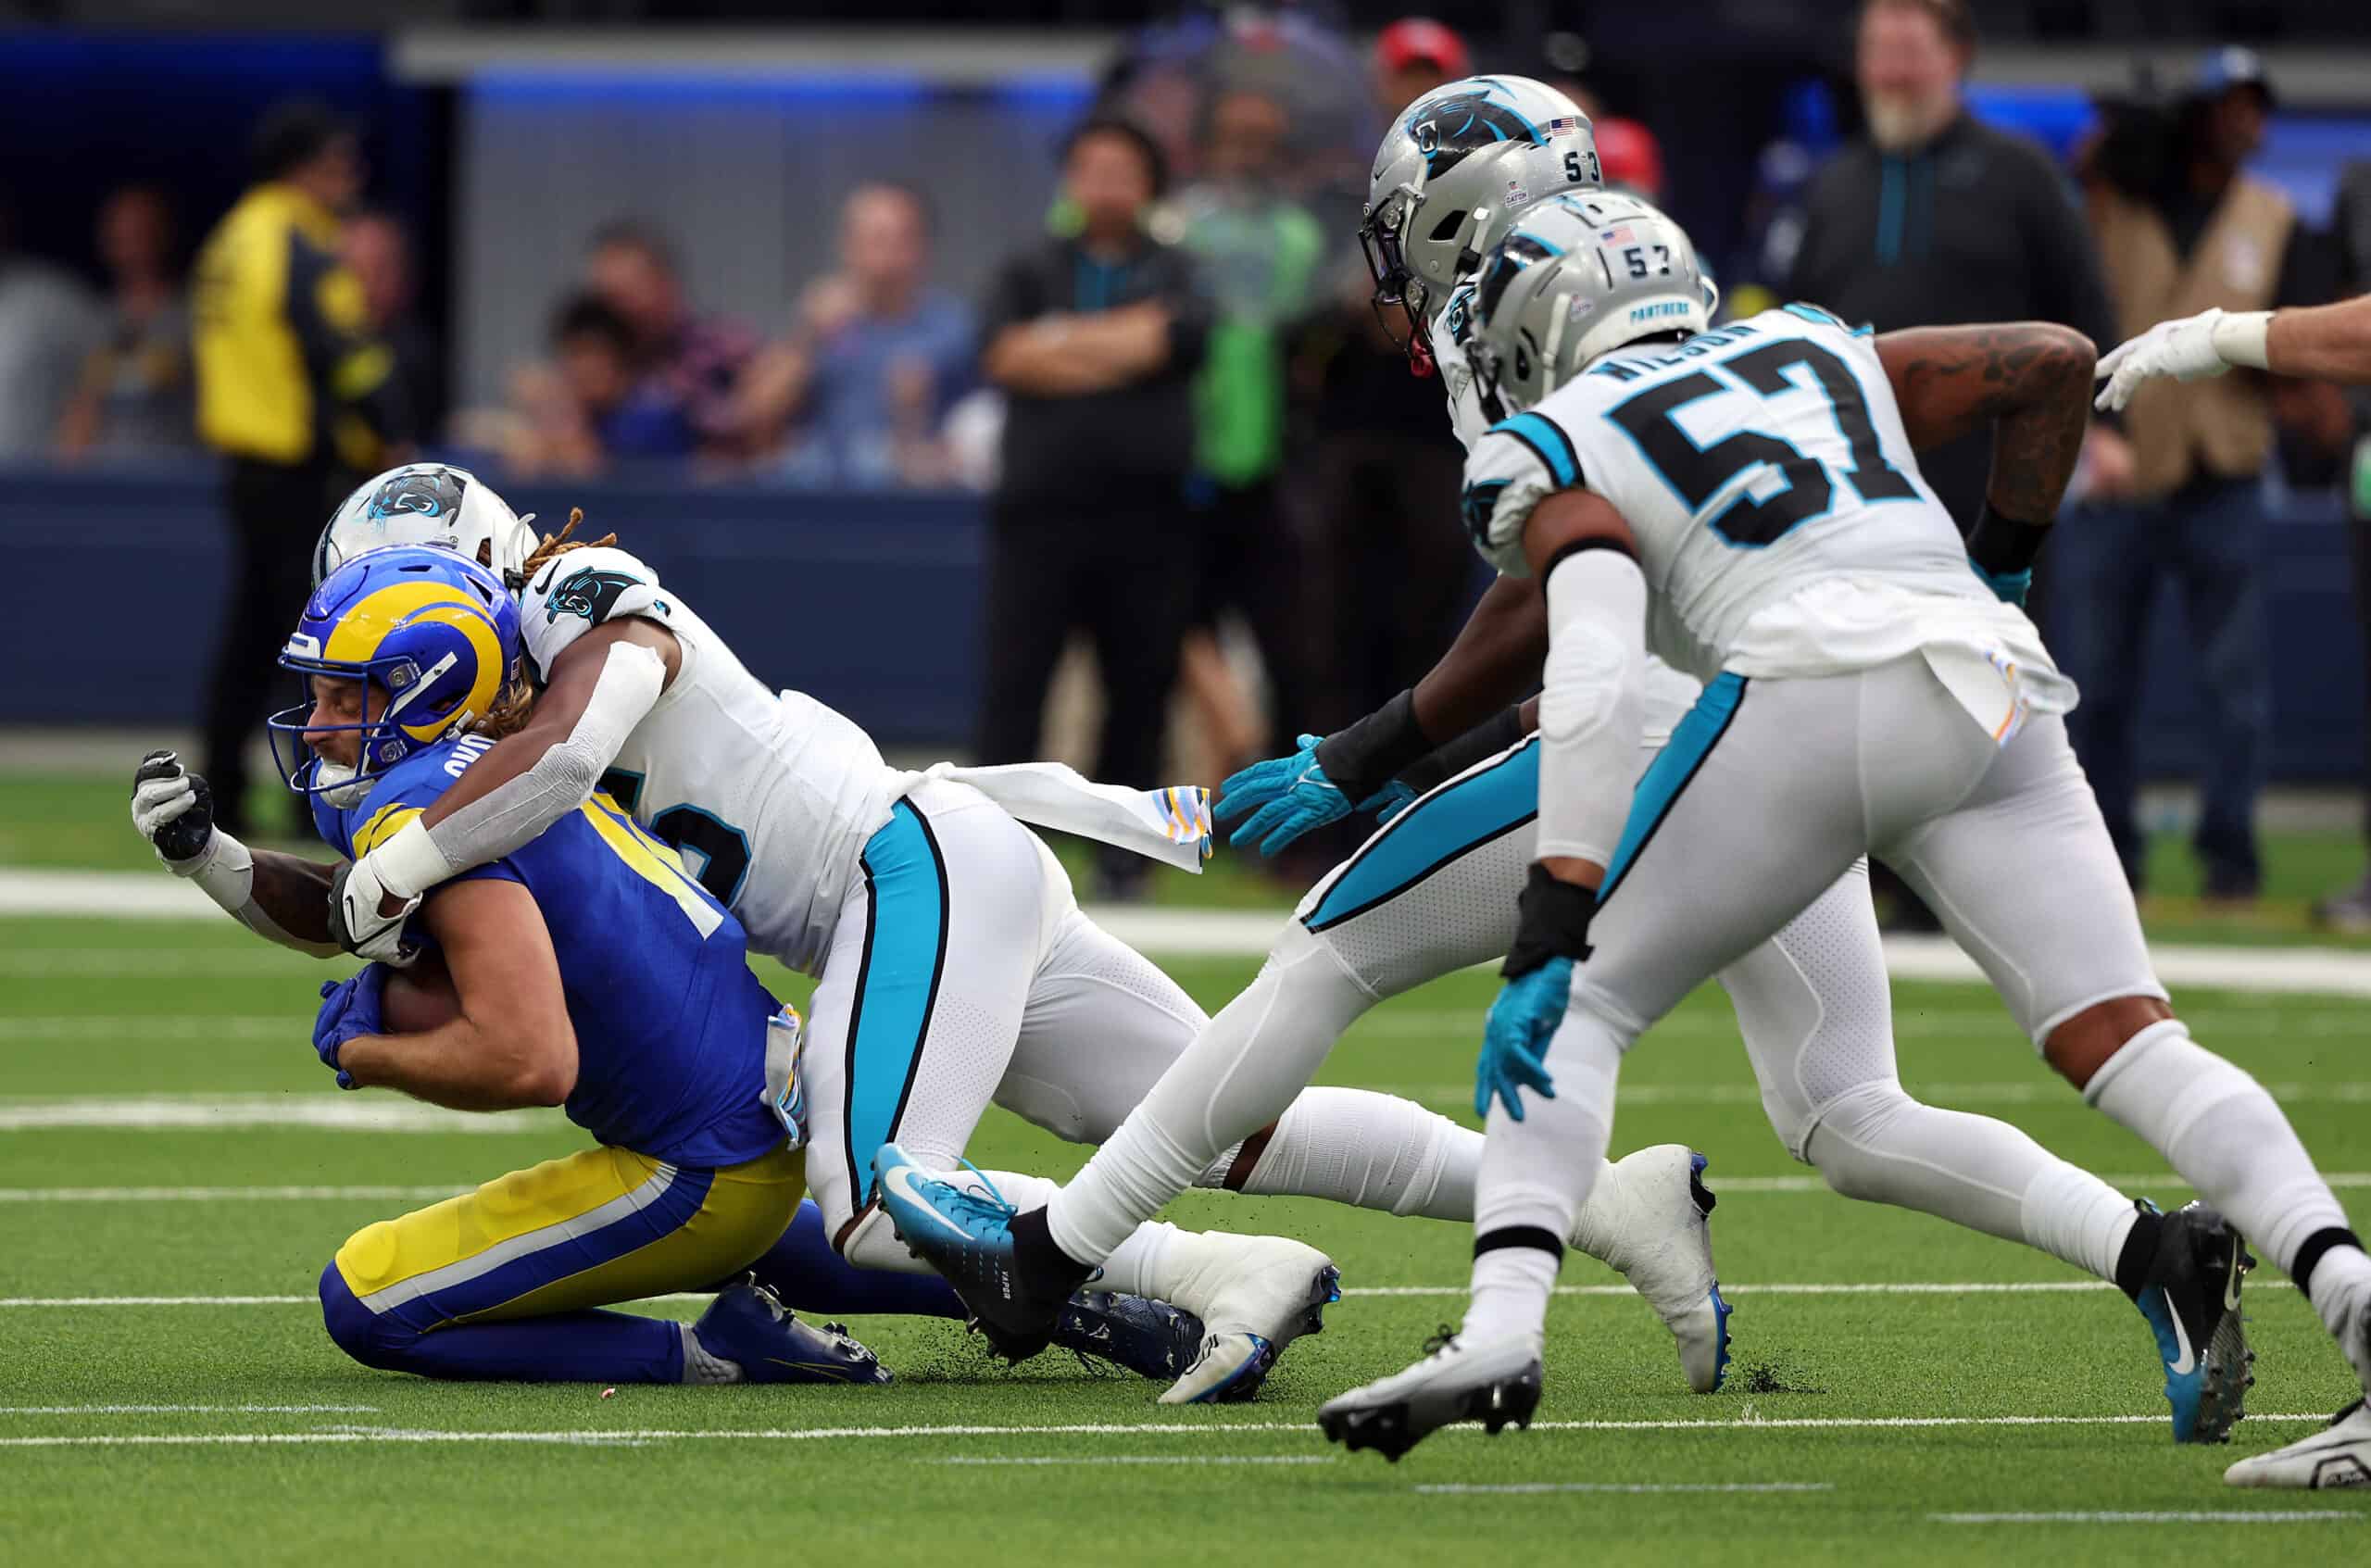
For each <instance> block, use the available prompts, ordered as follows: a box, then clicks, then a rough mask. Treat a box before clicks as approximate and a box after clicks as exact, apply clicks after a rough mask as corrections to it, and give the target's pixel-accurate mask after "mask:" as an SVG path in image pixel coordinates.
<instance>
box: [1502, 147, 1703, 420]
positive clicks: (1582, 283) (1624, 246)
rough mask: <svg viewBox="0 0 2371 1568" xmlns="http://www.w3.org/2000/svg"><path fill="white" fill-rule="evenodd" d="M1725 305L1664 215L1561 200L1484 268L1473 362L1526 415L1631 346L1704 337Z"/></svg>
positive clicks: (1603, 197) (1537, 214) (1639, 205)
mask: <svg viewBox="0 0 2371 1568" xmlns="http://www.w3.org/2000/svg"><path fill="white" fill-rule="evenodd" d="M1720 298H1721V295H1720V291H1719V290H1718V289H1716V288H1714V287H1713V286H1712V281H1711V280H1710V279H1708V278H1706V277H1705V276H1704V269H1703V267H1702V266H1701V264H1700V263H1699V262H1698V261H1697V259H1696V246H1695V245H1693V244H1692V243H1690V242H1689V240H1688V238H1687V231H1686V230H1684V229H1682V228H1681V227H1680V226H1679V225H1678V224H1677V223H1675V222H1673V221H1672V220H1671V219H1669V218H1668V217H1666V216H1664V214H1663V213H1662V211H1661V210H1660V209H1659V208H1657V207H1653V206H1651V205H1650V204H1649V203H1647V202H1644V201H1641V200H1640V199H1638V198H1637V196H1629V195H1621V194H1614V193H1612V192H1600V193H1596V194H1588V195H1562V196H1557V197H1555V198H1553V199H1551V200H1549V201H1544V202H1537V203H1535V204H1534V205H1533V206H1532V207H1529V208H1527V209H1526V210H1525V211H1524V213H1523V214H1522V215H1521V216H1520V217H1519V218H1518V219H1517V220H1516V221H1515V224H1514V227H1513V228H1512V230H1510V231H1509V232H1508V234H1507V236H1506V238H1505V239H1503V240H1501V241H1500V242H1499V245H1498V248H1496V249H1495V250H1493V251H1492V252H1491V253H1490V254H1489V256H1488V257H1486V258H1484V260H1483V263H1482V271H1481V276H1480V280H1479V282H1476V283H1475V285H1474V333H1473V337H1472V338H1471V340H1470V344H1469V348H1468V352H1469V353H1470V354H1471V355H1472V357H1473V361H1474V373H1475V374H1476V375H1477V376H1479V377H1480V378H1481V380H1482V383H1483V384H1484V385H1485V386H1487V387H1489V388H1490V389H1491V390H1493V391H1495V392H1496V393H1497V394H1498V395H1499V401H1500V402H1502V403H1504V404H1505V405H1506V407H1508V408H1513V409H1521V408H1531V407H1532V406H1533V405H1535V404H1537V402H1539V400H1540V399H1542V398H1544V397H1546V396H1547V395H1549V393H1551V392H1554V391H1555V390H1556V389H1557V388H1558V387H1560V386H1562V385H1563V384H1564V383H1566V382H1568V381H1570V380H1572V379H1573V378H1574V376H1576V375H1579V374H1580V373H1581V371H1582V370H1585V369H1587V366H1588V364H1589V361H1591V360H1593V359H1595V358H1598V357H1599V355H1601V354H1606V353H1609V352H1611V351H1612V350H1613V349H1616V348H1619V347H1621V346H1622V345H1624V344H1625V343H1632V342H1635V341H1637V339H1639V338H1642V337H1650V336H1652V335H1654V334H1656V333H1659V332H1687V333H1694V332H1703V331H1704V330H1705V329H1707V328H1708V327H1710V326H1711V325H1712V312H1713V310H1714V309H1715V308H1716V307H1718V306H1719V304H1720Z"/></svg>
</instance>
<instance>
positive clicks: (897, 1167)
mask: <svg viewBox="0 0 2371 1568" xmlns="http://www.w3.org/2000/svg"><path fill="white" fill-rule="evenodd" d="M872 1168H873V1173H874V1178H875V1181H874V1191H875V1192H876V1194H877V1195H878V1197H879V1198H880V1202H881V1207H882V1208H883V1209H884V1210H886V1211H887V1212H888V1215H889V1221H890V1223H891V1225H892V1226H893V1227H894V1229H895V1231H896V1234H897V1239H898V1240H899V1241H902V1242H904V1243H905V1244H906V1249H907V1250H908V1251H910V1252H911V1253H912V1254H913V1255H914V1256H915V1257H917V1258H920V1259H921V1260H922V1261H923V1262H925V1263H928V1264H929V1265H930V1266H931V1267H932V1268H934V1269H936V1270H937V1271H938V1272H939V1273H940V1275H941V1276H942V1277H944V1278H945V1279H946V1281H947V1284H949V1285H951V1286H954V1287H955V1294H956V1295H958V1296H960V1297H961V1298H963V1304H964V1305H965V1306H966V1307H969V1308H970V1309H971V1310H972V1325H973V1326H974V1327H976V1328H977V1329H979V1331H980V1332H981V1333H982V1334H984V1335H985V1336H987V1341H988V1347H989V1348H991V1349H993V1350H994V1351H995V1352H996V1353H997V1355H999V1356H1002V1357H1003V1358H1004V1359H1005V1360H1006V1361H1015V1362H1019V1361H1027V1360H1028V1359H1029V1358H1030V1357H1032V1356H1034V1355H1035V1354H1037V1352H1039V1351H1040V1350H1043V1349H1045V1348H1047V1347H1048V1345H1051V1344H1052V1343H1053V1342H1054V1336H1055V1332H1056V1329H1057V1327H1058V1325H1059V1323H1060V1317H1061V1314H1062V1311H1063V1309H1065V1308H1066V1307H1068V1306H1069V1305H1070V1301H1071V1293H1072V1292H1073V1291H1075V1290H1076V1289H1077V1288H1078V1287H1079V1286H1080V1284H1081V1283H1082V1282H1083V1280H1084V1278H1085V1275H1087V1274H1088V1273H1092V1272H1093V1271H1091V1270H1088V1269H1084V1268H1082V1269H1080V1270H1079V1271H1078V1273H1077V1275H1076V1276H1075V1277H1072V1278H1069V1279H1064V1280H1061V1281H1059V1282H1054V1281H1038V1280H1035V1279H1033V1278H1031V1277H1029V1271H1028V1270H1027V1269H1026V1268H1024V1267H1023V1265H1022V1261H1021V1259H1020V1256H1019V1254H1018V1252H1017V1250H1016V1249H1015V1248H1014V1246H1013V1235H1012V1223H1013V1221H1014V1220H1015V1219H1016V1218H1018V1217H1019V1215H1020V1210H1017V1209H1015V1208H1014V1207H1013V1206H1012V1205H1011V1204H1010V1203H1006V1202H1003V1201H1001V1200H1000V1199H998V1198H996V1197H995V1196H994V1195H993V1194H992V1193H990V1194H982V1193H975V1192H971V1191H968V1190H966V1189H964V1188H962V1187H960V1186H957V1185H955V1184H954V1183H952V1182H948V1181H944V1180H942V1179H940V1178H939V1177H937V1176H935V1175H933V1174H932V1173H929V1172H927V1171H925V1170H923V1169H922V1167H921V1166H919V1165H916V1164H915V1163H914V1162H913V1160H911V1159H910V1158H909V1157H908V1156H907V1154H906V1151H905V1150H903V1149H901V1148H898V1147H897V1145H896V1144H894V1143H888V1144H883V1145H882V1146H881V1149H880V1151H879V1152H878V1153H877V1154H875V1155H874V1156H873V1157H872Z"/></svg>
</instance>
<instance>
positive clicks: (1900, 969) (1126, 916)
mask: <svg viewBox="0 0 2371 1568" xmlns="http://www.w3.org/2000/svg"><path fill="white" fill-rule="evenodd" d="M1086 913H1087V914H1088V916H1089V917H1091V918H1092V919H1094V920H1095V921H1096V922H1098V924H1100V925H1101V926H1102V927H1103V928H1104V929H1105V930H1106V931H1109V932H1110V933H1111V935H1114V936H1117V937H1118V938H1120V940H1121V941H1123V942H1126V943H1128V944H1130V945H1131V946H1133V947H1140V948H1143V949H1144V950H1146V951H1148V952H1153V953H1160V954H1165V955H1170V956H1174V957H1183V958H1197V957H1210V958H1245V959H1248V958H1258V957H1260V956H1261V954H1263V953H1265V952H1266V951H1267V950H1268V948H1269V947H1270V945H1271V944H1273V942H1274V941H1275V939H1276V935H1277V934H1278V933H1279V932H1281V931H1282V930H1283V929H1284V927H1285V922H1286V920H1287V919H1288V918H1289V917H1288V916H1287V915H1286V913H1285V912H1284V911H1282V910H1280V909H1277V910H1260V909H1146V908H1143V907H1141V906H1135V905H1124V904H1123V905H1117V906H1112V905H1100V904H1090V905H1088V906H1087V907H1086ZM5 915H51V916H69V917H71V916H83V917H91V916H99V917H105V918H110V919H115V920H166V921H182V920H193V921H220V919H221V918H222V917H221V914H220V911H219V910H217V909H215V908H214V906H213V904H212V903H211V902H210V901H209V900H208V899H207V897H206V895H205V894H203V893H201V892H199V891H198V890H197V888H195V887H194V886H193V885H191V884H188V883H186V882H182V881H181V880H180V879H179V878H177V877H171V876H167V875H164V874H163V873H162V872H155V871H137V872H79V871H26V870H16V869H11V870H0V916H5ZM1885 953H1886V970H1887V972H1888V973H1889V974H1891V975H1892V976H1893V977H1894V978H1895V979H1897V980H1939V981H1961V982H1967V983H1971V984H1973V983H1980V982H1981V981H1982V980H1983V978H1984V976H1983V973H1982V972H1981V971H1979V970H1978V969H1977V968H1976V963H1975V961H1974V960H1971V959H1970V958H1968V956H1967V955H1966V954H1964V953H1963V952H1961V951H1960V950H1959V948H1958V947H1957V946H1955V945H1954V944H1953V943H1952V942H1951V938H1949V937H1947V936H1888V937H1887V938H1886V943H1885ZM2150 957H2151V960H2153V961H2154V962H2155V964H2156V967H2157V974H2158V978H2160V979H2161V980H2164V982H2165V983H2166V984H2167V985H2177V986H2179V985H2202V986H2209V987H2214V988H2217V989H2228V990H2238V991H2277V992H2283V993H2291V994H2296V995H2301V996H2326V997H2371V953H2363V952H2350V951H2347V950H2345V949H2342V948H2332V947H2206V946H2202V945H2198V944H2190V943H2167V944H2164V945H2162V946H2159V947H2152V948H2151V949H2150Z"/></svg>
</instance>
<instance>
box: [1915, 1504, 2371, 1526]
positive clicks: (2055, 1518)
mask: <svg viewBox="0 0 2371 1568" xmlns="http://www.w3.org/2000/svg"><path fill="white" fill-rule="evenodd" d="M1926 1517H1927V1518H1928V1519H1929V1520H1930V1521H1932V1522H1933V1523H1935V1524H2307V1523H2314V1524H2362V1523H2363V1522H2364V1521H2365V1519H2371V1514H2366V1513H2357V1512H2352V1511H2351V1510H2347V1509H2339V1508H2253V1509H2248V1508H2225V1509H2204V1510H2198V1511H2195V1512H2173V1511H2162V1512H2161V1511H2147V1512H2100V1511H2088V1512H2079V1513H1930V1514H1928V1515H1927V1516H1926Z"/></svg>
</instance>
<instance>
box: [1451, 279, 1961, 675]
mask: <svg viewBox="0 0 2371 1568" xmlns="http://www.w3.org/2000/svg"><path fill="white" fill-rule="evenodd" d="M1573 488H1582V489H1587V490H1589V491H1592V492H1594V493H1595V494H1597V495H1601V496H1603V497H1604V498H1605V499H1606V500H1607V501H1609V502H1611V503H1612V505H1613V507H1614V508H1615V509H1616V510H1618V511H1619V512H1621V514H1622V516H1623V518H1624V519H1625V521H1627V522H1628V523H1629V525H1630V529H1631V532H1632V533H1633V534H1634V535H1635V536H1636V538H1637V543H1638V553H1639V566H1640V569H1641V570H1642V571H1644V572H1645V574H1646V578H1647V584H1648V587H1649V589H1650V594H1651V600H1650V604H1651V608H1650V611H1649V616H1648V641H1649V646H1650V647H1651V648H1652V649H1653V650H1654V651H1655V652H1656V653H1657V654H1659V655H1661V656H1662V657H1663V658H1665V659H1670V660H1671V661H1672V662H1673V663H1675V664H1677V665H1679V666H1680V667H1681V668H1683V669H1687V670H1689V671H1693V672H1694V673H1696V674H1697V675H1699V676H1702V677H1709V676H1711V675H1712V674H1713V673H1714V672H1716V671H1718V670H1719V669H1720V668H1721V667H1722V666H1723V663H1724V661H1725V656H1726V654H1727V652H1728V650H1729V649H1730V647H1731V646H1732V645H1733V644H1734V643H1735V641H1736V639H1737V633H1738V632H1739V631H1740V629H1742V628H1743V626H1744V625H1745V623H1746V622H1747V621H1750V619H1752V617H1753V616H1754V614H1755V613H1756V612H1757V611H1759V610H1761V609H1763V608H1766V607H1767V606H1769V605H1772V604H1775V603H1776V602H1778V601H1780V600H1782V599H1785V598H1788V597H1789V596H1792V595H1794V594H1796V593H1798V592H1800V591H1801V590H1802V589H1804V588H1805V587H1808V586H1810V585H1812V584H1813V583H1820V582H1823V581H1827V580H1831V579H1834V578H1836V577H1838V576H1839V575H1849V576H1854V577H1859V578H1863V579H1868V580H1873V581H1880V582H1886V583H1893V584H1896V585H1899V586H1902V587H1908V588H1913V589H1915V590H1918V591H1920V592H1925V593H1939V594H1944V595H1948V596H1952V597H1963V598H1984V599H1989V597H1990V595H1989V594H1988V592H1987V591H1986V589H1985V588H1984V586H1983V584H1982V583H1979V582H1978V581H1977V580H1976V575H1975V573H1974V572H1973V571H1971V570H1970V569H1969V567H1968V564H1967V555H1966V550H1965V548H1964V546H1963V545H1962V543H1961V540H1960V534H1959V530H1958V528H1957V527H1956V526H1955V525H1954V524H1953V523H1952V521H1951V514H1950V513H1948V512H1947V511H1945V510H1944V509H1943V507H1942V505H1941V503H1939V502H1938V501H1937V500H1936V499H1935V495H1934V492H1933V491H1931V490H1929V489H1928V488H1927V486H1926V481H1925V480H1924V479H1922V478H1920V477H1919V473H1918V464H1917V460H1916V458H1914V457H1913V455H1912V453H1911V449H1910V438H1909V436H1908V435H1907V434H1905V433H1904V432H1903V429H1902V423H1901V410H1900V409H1899V408H1897V407H1896V405H1895V403H1894V398H1893V389H1892V386H1891V384H1890V383H1888V381H1887V380H1886V373H1885V368H1884V366H1883V365H1882V364H1880V363H1879V362H1878V359H1877V355H1876V350H1875V346H1874V345H1872V343H1871V341H1870V338H1869V334H1868V330H1867V329H1866V328H1863V329H1861V330H1859V331H1857V332H1856V331H1854V330H1853V329H1850V328H1848V327H1846V326H1845V325H1844V324H1843V323H1842V322H1840V321H1838V320H1836V318H1834V317H1833V316H1830V315H1828V314H1827V313H1826V312H1825V311H1823V310H1819V309H1816V308H1813V307H1810V306H1802V305H1789V306H1787V307H1782V308H1780V309H1776V310H1767V311H1764V312H1763V313H1762V314H1760V315H1758V316H1754V317H1750V318H1749V319H1747V320H1742V321H1736V322H1732V323H1730V324H1729V325H1727V326H1724V327H1720V328H1716V329H1714V330H1713V331H1712V332H1703V333H1700V334H1699V335H1697V336H1695V337H1692V338H1689V339H1687V341H1685V342H1683V343H1678V344H1673V345H1644V346H1641V347H1640V348H1638V349H1637V350H1636V351H1630V350H1625V351H1623V352H1621V353H1617V354H1613V355H1609V356H1607V357H1606V358H1602V359H1599V361H1597V362H1596V363H1595V364H1593V365H1591V366H1590V367H1589V369H1588V370H1587V371H1586V372H1584V373H1583V374H1581V375H1579V376H1576V377H1574V379H1573V380H1572V381H1570V382H1568V383H1565V384H1564V385H1563V386H1562V387H1559V388H1558V389H1557V390H1556V391H1555V392H1554V393H1553V394H1552V395H1549V397H1547V398H1545V399H1543V400H1542V401H1541V403H1540V404H1539V406H1538V407H1537V408H1533V409H1531V410H1529V411H1527V412H1524V413H1521V414H1517V415H1516V416H1514V417H1513V418H1512V419H1509V420H1501V421H1500V422H1499V423H1498V424H1496V425H1494V426H1492V427H1491V429H1490V431H1489V433H1487V435H1485V436H1484V437H1483V438H1482V440H1481V441H1480V442H1478V443H1476V444H1475V445H1474V450H1473V452H1472V454H1471V455H1470V457H1469V458H1468V459H1467V462H1466V469H1465V493H1464V499H1463V508H1464V514H1465V521H1466V527H1467V529H1468V530H1469V531H1470V532H1471V533H1472V534H1473V536H1474V545H1475V546H1476V547H1477V548H1478V549H1480V550H1481V552H1482V554H1483V555H1484V557H1485V558H1487V559H1488V560H1489V561H1490V563H1491V564H1492V565H1493V566H1495V567H1497V568H1498V569H1499V571H1503V572H1509V573H1513V574H1516V575H1522V574H1524V573H1525V572H1526V571H1528V568H1527V567H1526V565H1525V564H1524V553H1523V535H1524V523H1525V521H1527V520H1528V519H1529V518H1530V516H1531V511H1532V508H1534V507H1536V506H1537V505H1538V504H1539V502H1540V501H1541V500H1542V499H1543V498H1545V497H1546V496H1548V495H1553V494H1554V493H1555V492H1557V491H1559V490H1565V489H1573Z"/></svg>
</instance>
